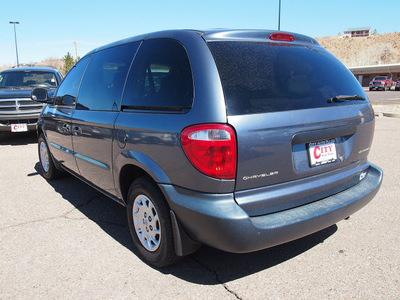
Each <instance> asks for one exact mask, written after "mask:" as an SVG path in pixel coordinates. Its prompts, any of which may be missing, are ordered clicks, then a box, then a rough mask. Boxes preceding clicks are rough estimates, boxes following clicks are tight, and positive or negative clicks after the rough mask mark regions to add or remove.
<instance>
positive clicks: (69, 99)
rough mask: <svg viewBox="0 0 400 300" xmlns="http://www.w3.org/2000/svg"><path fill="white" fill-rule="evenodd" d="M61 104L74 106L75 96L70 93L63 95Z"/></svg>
mask: <svg viewBox="0 0 400 300" xmlns="http://www.w3.org/2000/svg"><path fill="white" fill-rule="evenodd" d="M61 104H62V105H68V106H74V105H75V97H72V96H71V95H65V96H64V97H63V98H62V100H61Z"/></svg>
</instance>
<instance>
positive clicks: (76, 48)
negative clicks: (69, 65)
mask: <svg viewBox="0 0 400 300" xmlns="http://www.w3.org/2000/svg"><path fill="white" fill-rule="evenodd" d="M74 44H75V55H76V62H77V61H78V44H77V42H76V41H75V42H74Z"/></svg>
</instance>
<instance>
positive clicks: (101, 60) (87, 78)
mask: <svg viewBox="0 0 400 300" xmlns="http://www.w3.org/2000/svg"><path fill="white" fill-rule="evenodd" d="M138 47H139V42H137V43H130V44H124V45H121V46H117V47H113V48H108V49H105V50H102V51H100V52H98V53H96V54H94V56H93V58H92V60H91V61H90V63H89V65H88V67H87V70H86V72H85V75H84V76H83V79H82V84H81V88H80V90H79V96H78V104H77V105H76V109H81V110H83V109H88V110H118V106H119V104H120V102H121V96H122V90H123V87H124V84H125V79H126V75H127V73H128V70H129V67H130V65H131V62H132V59H133V56H134V55H135V53H136V50H137V48H138Z"/></svg>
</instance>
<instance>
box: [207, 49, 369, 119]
mask: <svg viewBox="0 0 400 300" xmlns="http://www.w3.org/2000/svg"><path fill="white" fill-rule="evenodd" d="M208 46H209V48H210V50H211V52H212V54H213V56H214V59H215V62H216V64H217V67H218V71H219V74H220V77H221V81H222V86H223V90H224V95H225V101H226V105H227V111H228V114H230V115H238V114H239V115H240V114H252V113H264V112H275V111H284V110H297V109H306V108H316V107H325V106H334V105H345V104H354V103H360V101H351V102H350V101H347V102H340V103H329V104H328V103H327V100H328V99H330V98H332V97H335V96H338V95H360V96H362V97H365V98H366V95H365V93H364V90H363V89H362V87H361V86H360V84H359V83H358V82H357V80H356V79H355V78H354V76H353V74H352V73H351V72H350V71H349V70H347V68H346V67H345V66H344V65H343V64H342V63H340V62H339V61H338V60H337V59H336V58H335V57H334V56H333V55H331V54H329V53H327V52H325V51H323V50H318V48H312V49H311V48H310V47H306V46H298V45H290V46H286V45H285V46H282V45H276V44H268V43H245V42H210V43H209V44H208Z"/></svg>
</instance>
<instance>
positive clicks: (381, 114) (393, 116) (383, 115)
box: [375, 112, 400, 118]
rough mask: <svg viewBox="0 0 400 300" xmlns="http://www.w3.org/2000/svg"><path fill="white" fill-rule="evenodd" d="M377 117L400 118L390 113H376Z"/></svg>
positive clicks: (398, 115)
mask: <svg viewBox="0 0 400 300" xmlns="http://www.w3.org/2000/svg"><path fill="white" fill-rule="evenodd" d="M375 117H389V118H400V114H396V113H389V112H375Z"/></svg>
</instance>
